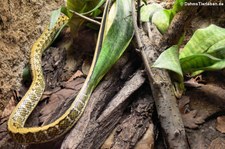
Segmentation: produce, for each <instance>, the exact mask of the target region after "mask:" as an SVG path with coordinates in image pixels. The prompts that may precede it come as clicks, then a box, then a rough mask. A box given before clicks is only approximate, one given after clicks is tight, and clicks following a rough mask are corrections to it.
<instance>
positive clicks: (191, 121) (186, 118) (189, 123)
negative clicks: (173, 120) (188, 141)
mask: <svg viewBox="0 0 225 149" xmlns="http://www.w3.org/2000/svg"><path fill="white" fill-rule="evenodd" d="M197 113H198V112H197V110H192V111H190V112H189V113H186V114H182V115H181V117H182V120H183V123H184V126H185V127H187V128H192V129H194V128H197V127H198V125H199V124H202V123H204V122H205V120H204V118H203V117H201V116H197Z"/></svg>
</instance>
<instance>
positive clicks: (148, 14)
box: [140, 3, 163, 22]
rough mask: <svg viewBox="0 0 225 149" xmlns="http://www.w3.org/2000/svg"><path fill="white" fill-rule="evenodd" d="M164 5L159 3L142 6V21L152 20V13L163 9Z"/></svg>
mask: <svg viewBox="0 0 225 149" xmlns="http://www.w3.org/2000/svg"><path fill="white" fill-rule="evenodd" d="M162 9H163V7H162V6H161V5H159V4H157V3H153V4H149V5H144V6H142V7H141V10H140V13H141V21H142V22H150V20H151V18H152V15H153V14H154V13H155V12H156V11H159V10H162Z"/></svg>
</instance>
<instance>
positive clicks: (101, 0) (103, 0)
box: [83, 0, 106, 14]
mask: <svg viewBox="0 0 225 149" xmlns="http://www.w3.org/2000/svg"><path fill="white" fill-rule="evenodd" d="M105 1H106V0H100V2H99V3H98V4H97V5H96V6H95V7H94V8H93V9H92V10H90V11H88V12H85V13H83V14H89V13H92V12H95V11H99V10H98V8H99V7H101V6H102V5H103V4H104V3H105Z"/></svg>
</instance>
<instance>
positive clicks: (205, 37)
mask: <svg viewBox="0 0 225 149" xmlns="http://www.w3.org/2000/svg"><path fill="white" fill-rule="evenodd" d="M224 40H225V29H224V28H221V27H218V26H216V25H213V24H212V25H210V26H208V27H206V28H203V29H198V30H197V31H196V32H195V33H194V34H193V36H192V37H191V39H190V40H189V42H188V43H187V44H186V45H185V47H184V48H183V50H182V51H181V52H180V56H179V58H180V59H182V58H185V57H187V56H190V55H194V54H203V53H207V52H212V51H214V50H215V49H216V48H217V47H220V46H222V45H224Z"/></svg>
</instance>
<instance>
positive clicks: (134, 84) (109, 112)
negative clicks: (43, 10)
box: [61, 71, 145, 149]
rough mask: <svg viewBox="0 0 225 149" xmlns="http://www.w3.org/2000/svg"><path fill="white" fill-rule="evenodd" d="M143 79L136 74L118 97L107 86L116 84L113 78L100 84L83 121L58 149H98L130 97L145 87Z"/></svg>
mask: <svg viewBox="0 0 225 149" xmlns="http://www.w3.org/2000/svg"><path fill="white" fill-rule="evenodd" d="M142 75H143V74H142V72H141V71H137V72H136V73H135V75H134V76H133V77H132V78H131V79H130V80H129V81H127V82H126V83H125V84H124V86H123V87H122V88H121V89H120V91H119V92H118V93H117V94H115V91H114V89H113V88H114V87H115V86H114V85H111V86H108V85H109V83H110V84H111V83H113V82H115V77H113V78H110V80H107V81H103V82H102V83H101V85H100V86H99V87H98V88H97V89H96V90H95V93H94V94H93V95H92V97H91V100H90V102H89V103H88V106H87V108H86V109H85V112H84V115H83V116H82V118H81V119H80V120H79V122H78V123H77V124H76V126H75V127H74V129H73V130H72V131H71V133H70V134H69V135H68V136H67V137H66V138H65V140H64V141H63V143H62V146H61V148H62V149H65V148H76V149H83V148H100V146H101V145H102V144H103V142H104V140H105V139H106V138H107V136H108V135H109V134H110V133H111V131H112V130H113V128H114V127H115V126H116V124H117V123H118V122H119V120H120V119H121V116H122V114H123V111H124V109H125V108H126V107H127V105H128V103H129V101H128V99H129V96H130V95H132V94H133V93H134V91H136V90H137V89H138V88H139V87H140V86H141V85H142V84H143V83H144V81H145V79H144V78H143V77H142ZM117 81H119V80H117ZM117 81H116V84H118V82H117ZM113 84H114V83H113ZM107 86H108V87H107ZM110 100H111V101H110ZM108 102H109V103H108ZM107 103H108V104H107ZM106 105H107V106H106ZM74 138H76V139H74Z"/></svg>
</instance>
